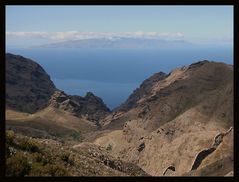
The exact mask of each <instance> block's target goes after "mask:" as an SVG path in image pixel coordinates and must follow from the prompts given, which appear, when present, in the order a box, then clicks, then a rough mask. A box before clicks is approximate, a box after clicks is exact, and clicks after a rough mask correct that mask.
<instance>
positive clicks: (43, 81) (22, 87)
mask: <svg viewBox="0 0 239 182" xmlns="http://www.w3.org/2000/svg"><path fill="white" fill-rule="evenodd" d="M47 106H51V107H54V108H59V109H61V110H63V111H66V112H69V113H71V114H72V115H74V116H76V117H79V118H84V119H87V120H89V121H92V122H93V123H95V124H96V125H99V120H101V119H102V118H104V117H105V116H106V115H107V114H109V113H110V110H109V109H108V108H107V106H106V105H105V104H104V102H103V101H102V99H101V98H99V97H97V96H95V95H94V94H93V93H91V92H88V93H87V94H86V96H85V97H81V96H76V95H67V94H66V93H64V92H63V91H61V90H58V89H57V88H56V87H55V85H54V83H53V82H52V81H51V79H50V76H49V75H48V74H47V73H46V72H45V71H44V69H43V68H42V67H41V66H40V65H39V64H37V63H36V62H34V61H33V60H30V59H27V58H24V57H22V56H19V55H13V54H9V53H8V54H6V107H7V108H8V109H13V110H16V111H21V112H26V113H35V112H37V111H39V110H42V109H44V108H46V107H47Z"/></svg>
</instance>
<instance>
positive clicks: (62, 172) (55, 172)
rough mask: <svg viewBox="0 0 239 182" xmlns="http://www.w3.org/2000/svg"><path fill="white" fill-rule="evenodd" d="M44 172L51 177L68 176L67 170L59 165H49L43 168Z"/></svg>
mask: <svg viewBox="0 0 239 182" xmlns="http://www.w3.org/2000/svg"><path fill="white" fill-rule="evenodd" d="M43 172H45V174H47V175H50V176H68V175H69V173H68V172H67V170H66V168H65V167H63V166H62V165H59V164H47V165H45V166H44V168H43Z"/></svg>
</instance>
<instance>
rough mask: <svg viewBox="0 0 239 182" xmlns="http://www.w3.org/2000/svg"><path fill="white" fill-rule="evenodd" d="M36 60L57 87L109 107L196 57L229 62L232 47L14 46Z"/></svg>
mask: <svg viewBox="0 0 239 182" xmlns="http://www.w3.org/2000/svg"><path fill="white" fill-rule="evenodd" d="M7 52H10V53H13V54H20V55H22V56H24V57H27V58H30V59H32V60H34V61H36V62H37V63H39V64H40V65H41V66H42V67H43V68H44V69H45V71H46V72H47V73H48V74H49V75H50V77H51V79H52V81H53V82H54V84H55V85H56V87H57V88H59V89H61V90H63V91H65V92H66V93H67V94H72V95H80V96H84V95H85V94H86V92H88V91H90V92H93V93H94V94H95V95H97V96H99V97H101V98H102V99H103V101H104V102H105V103H106V105H107V106H108V107H109V108H110V109H113V108H115V107H117V106H119V105H120V104H121V103H123V102H124V101H125V100H126V99H127V98H128V96H129V95H130V94H131V93H132V92H133V90H135V89H136V88H137V87H139V85H140V84H141V83H142V81H143V80H145V79H147V78H148V77H149V76H151V75H153V74H154V73H157V72H159V71H163V72H165V73H169V72H170V71H171V70H173V69H175V68H177V67H182V66H184V65H189V64H191V63H194V62H197V61H200V60H205V59H206V60H210V61H218V62H225V63H228V64H233V51H232V48H229V47H228V48H227V47H210V48H208V47H207V48H203V47H201V48H191V49H183V48H181V49H171V50H169V49H144V50H142V49H54V48H52V49H46V48H45V49H42V48H41V49H33V48H32V49H16V48H8V49H7Z"/></svg>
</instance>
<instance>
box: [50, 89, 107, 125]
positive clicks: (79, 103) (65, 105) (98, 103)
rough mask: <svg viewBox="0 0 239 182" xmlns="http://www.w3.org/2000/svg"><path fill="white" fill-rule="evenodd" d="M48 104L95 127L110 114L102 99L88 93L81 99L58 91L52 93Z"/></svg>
mask: <svg viewBox="0 0 239 182" xmlns="http://www.w3.org/2000/svg"><path fill="white" fill-rule="evenodd" d="M48 104H49V106H52V107H55V108H59V109H61V110H64V111H67V112H69V113H72V114H73V115H74V116H76V117H79V118H82V117H84V118H86V119H87V120H89V121H91V122H93V123H95V124H96V125H99V121H100V119H102V118H104V117H105V116H106V115H107V114H109V113H110V110H109V109H108V108H107V106H106V105H105V104H104V103H103V101H102V99H101V98H99V97H97V96H95V95H94V94H93V93H91V92H88V93H87V94H86V96H85V97H81V96H71V95H67V94H65V93H64V92H63V91H60V90H58V91H55V92H54V94H53V95H52V97H51V99H50V100H49V103H48Z"/></svg>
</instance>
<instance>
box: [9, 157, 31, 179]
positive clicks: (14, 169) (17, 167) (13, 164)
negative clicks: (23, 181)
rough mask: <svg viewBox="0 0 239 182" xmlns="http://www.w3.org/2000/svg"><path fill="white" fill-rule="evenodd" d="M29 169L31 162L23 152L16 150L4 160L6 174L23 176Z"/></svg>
mask: <svg viewBox="0 0 239 182" xmlns="http://www.w3.org/2000/svg"><path fill="white" fill-rule="evenodd" d="M30 169H31V163H30V162H29V161H28V159H27V157H26V156H25V155H24V153H23V152H17V153H16V154H15V155H13V156H12V157H10V158H8V159H7V160H6V175H7V176H25V175H27V174H28V173H29V171H30Z"/></svg>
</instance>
